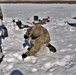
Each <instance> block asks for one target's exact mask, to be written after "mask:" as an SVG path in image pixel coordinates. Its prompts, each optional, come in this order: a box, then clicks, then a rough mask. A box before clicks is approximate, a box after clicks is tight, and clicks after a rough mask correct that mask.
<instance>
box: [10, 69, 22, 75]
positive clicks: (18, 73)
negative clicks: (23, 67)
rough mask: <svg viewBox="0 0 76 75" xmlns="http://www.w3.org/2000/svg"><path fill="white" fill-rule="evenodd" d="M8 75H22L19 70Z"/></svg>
mask: <svg viewBox="0 0 76 75" xmlns="http://www.w3.org/2000/svg"><path fill="white" fill-rule="evenodd" d="M10 75H23V74H22V72H20V71H19V70H14V71H12V72H11V74H10Z"/></svg>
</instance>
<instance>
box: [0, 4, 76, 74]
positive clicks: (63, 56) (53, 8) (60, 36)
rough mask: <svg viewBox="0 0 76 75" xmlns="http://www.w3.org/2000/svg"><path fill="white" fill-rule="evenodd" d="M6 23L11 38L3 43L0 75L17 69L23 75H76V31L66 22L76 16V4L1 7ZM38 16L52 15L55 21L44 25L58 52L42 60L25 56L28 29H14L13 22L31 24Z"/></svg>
mask: <svg viewBox="0 0 76 75" xmlns="http://www.w3.org/2000/svg"><path fill="white" fill-rule="evenodd" d="M1 8H2V11H3V15H4V24H5V26H6V27H7V28H8V32H9V37H8V38H6V39H5V40H4V41H3V53H4V55H5V57H4V59H3V61H2V63H1V64H0V75H10V73H11V72H12V71H13V70H20V71H21V72H22V73H23V75H76V28H75V27H72V26H69V25H67V24H66V23H65V22H66V21H67V20H70V19H71V18H72V17H74V16H76V5H74V4H1ZM35 15H38V16H39V18H40V19H42V18H44V17H47V16H50V19H51V22H50V23H47V24H46V25H44V27H46V28H47V30H48V31H49V33H50V37H51V41H50V43H51V44H52V45H54V46H55V47H56V49H57V52H56V53H52V52H50V53H48V54H47V55H44V56H41V57H33V56H32V57H27V58H26V59H25V60H24V61H23V60H22V59H21V54H22V53H23V52H24V51H25V49H24V48H23V47H22V44H23V42H24V39H23V35H24V33H25V32H26V29H22V30H20V29H18V28H16V29H14V27H13V24H12V19H13V18H15V19H20V20H21V21H22V22H23V23H24V24H28V23H26V22H28V19H30V21H32V20H33V16H35Z"/></svg>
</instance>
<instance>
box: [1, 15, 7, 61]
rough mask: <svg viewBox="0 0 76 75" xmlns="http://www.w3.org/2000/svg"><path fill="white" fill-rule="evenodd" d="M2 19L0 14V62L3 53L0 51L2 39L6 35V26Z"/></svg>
mask: <svg viewBox="0 0 76 75" xmlns="http://www.w3.org/2000/svg"><path fill="white" fill-rule="evenodd" d="M2 21H3V19H2V17H1V16H0V62H1V61H2V59H3V57H4V55H3V51H2V39H5V38H6V37H8V31H7V28H6V27H5V26H4V25H3V22H2Z"/></svg>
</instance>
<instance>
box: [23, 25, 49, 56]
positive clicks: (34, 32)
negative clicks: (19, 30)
mask: <svg viewBox="0 0 76 75" xmlns="http://www.w3.org/2000/svg"><path fill="white" fill-rule="evenodd" d="M24 38H25V39H26V38H31V40H30V43H31V44H33V47H32V48H31V49H30V50H28V51H27V52H26V53H25V54H26V55H27V56H32V55H34V56H35V55H36V53H37V52H38V51H39V50H40V48H41V47H42V46H43V44H46V45H48V44H49V42H50V35H49V33H48V31H47V29H46V28H44V27H43V26H41V25H35V26H32V27H30V28H28V30H27V32H26V34H25V35H24Z"/></svg>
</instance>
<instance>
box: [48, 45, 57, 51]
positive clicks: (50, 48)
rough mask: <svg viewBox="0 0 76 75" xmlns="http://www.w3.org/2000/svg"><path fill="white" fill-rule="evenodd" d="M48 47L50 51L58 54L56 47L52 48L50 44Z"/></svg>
mask: <svg viewBox="0 0 76 75" xmlns="http://www.w3.org/2000/svg"><path fill="white" fill-rule="evenodd" d="M47 47H48V48H49V50H50V51H52V52H56V51H57V50H56V48H55V47H54V46H52V45H51V44H48V46H47Z"/></svg>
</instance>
